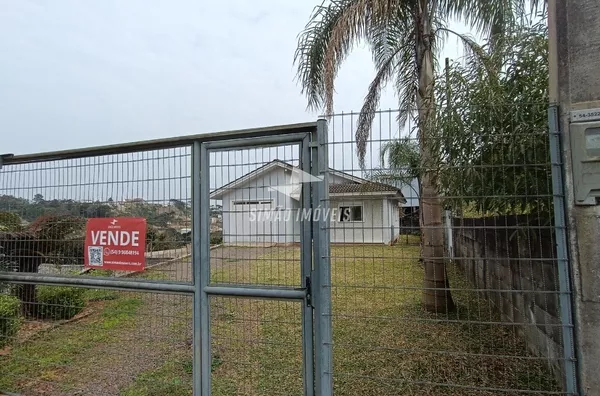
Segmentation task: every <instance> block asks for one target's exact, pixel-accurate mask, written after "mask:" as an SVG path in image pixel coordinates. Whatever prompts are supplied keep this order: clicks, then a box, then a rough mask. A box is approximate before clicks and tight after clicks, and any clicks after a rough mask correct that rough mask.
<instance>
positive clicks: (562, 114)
mask: <svg viewBox="0 0 600 396" xmlns="http://www.w3.org/2000/svg"><path fill="white" fill-rule="evenodd" d="M548 7H549V9H548V11H549V13H548V16H549V21H548V22H549V35H550V37H549V39H550V42H549V51H550V53H549V61H550V103H551V104H555V105H557V106H558V110H559V125H560V131H561V135H562V144H563V152H562V159H563V163H564V169H565V174H564V180H565V190H566V191H565V194H566V201H567V202H566V204H567V205H566V207H567V226H568V230H569V245H570V249H569V253H570V259H571V266H572V272H571V280H572V287H573V291H574V296H573V300H574V302H575V307H574V308H575V309H574V315H575V322H574V323H575V337H576V341H577V348H576V356H577V360H578V366H579V370H578V371H579V378H578V379H579V381H578V382H579V388H580V392H581V394H583V395H600V375H598V373H599V372H600V370H599V369H600V221H599V219H600V205H599V203H600V202H599V201H596V204H595V205H587V206H581V205H575V196H574V190H573V185H574V181H573V173H572V162H571V160H572V159H571V143H570V136H569V124H570V120H569V114H570V111H572V110H583V109H592V108H600V69H599V65H600V2H599V1H598V0H549V2H548Z"/></svg>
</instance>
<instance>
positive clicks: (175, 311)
mask: <svg viewBox="0 0 600 396" xmlns="http://www.w3.org/2000/svg"><path fill="white" fill-rule="evenodd" d="M190 156H191V149H190V148H189V147H187V146H182V147H175V148H158V149H152V150H145V151H136V152H129V153H118V150H117V149H116V150H115V151H114V152H113V153H107V154H102V155H93V154H82V155H81V156H77V155H75V156H66V157H68V158H62V159H48V160H36V159H35V158H34V159H30V160H26V161H22V162H16V163H15V162H10V161H6V163H5V164H4V165H3V167H2V168H1V169H0V247H1V248H2V249H1V250H0V265H1V266H2V268H0V271H4V274H7V273H8V274H11V273H14V274H15V275H20V276H22V275H24V274H30V275H31V277H32V278H31V279H35V280H36V282H37V281H38V280H39V283H38V284H19V283H9V282H1V281H0V348H2V349H0V351H1V353H0V393H1V391H6V392H16V393H23V394H28V395H29V394H31V395H36V394H53V395H54V394H81V395H103V394H104V395H113V394H126V395H127V394H131V395H133V394H191V392H192V367H193V363H192V360H193V359H192V296H191V295H180V294H173V293H164V292H161V293H143V292H140V291H136V289H137V288H140V289H143V288H144V287H146V288H154V289H155V291H160V289H161V288H162V286H163V285H164V284H173V285H184V286H181V288H182V290H184V289H185V290H187V292H189V291H191V290H193V289H192V281H193V279H192V266H191V215H192V213H191V157H190ZM139 217H141V218H144V219H146V226H145V227H144V231H145V233H146V238H145V240H144V241H141V242H142V243H141V245H142V246H144V249H143V250H142V254H143V255H144V257H143V260H142V261H143V262H145V270H144V271H141V272H140V271H137V270H136V268H133V267H131V269H134V270H129V269H130V267H125V268H120V269H111V268H105V267H97V268H93V269H90V268H85V267H84V257H85V255H86V254H87V251H86V250H85V248H84V240H85V238H86V223H87V221H88V220H89V219H98V218H108V219H120V218H139ZM119 221H120V220H119ZM119 241H120V242H126V241H124V240H119ZM96 242H97V241H96ZM113 242H114V241H113ZM129 245H130V246H133V245H132V244H129ZM113 250H114V249H113ZM102 254H103V260H104V264H105V265H106V264H107V262H108V261H109V260H110V257H111V254H114V251H107V250H106V249H102ZM57 276H60V277H61V278H56V277H57ZM106 280H108V281H110V282H112V283H111V284H112V285H113V286H114V285H115V284H118V285H121V287H122V288H126V289H131V290H130V291H116V290H108V289H106V288H103V287H102V286H103V285H104V283H103V282H105V281H106ZM81 282H84V283H85V282H87V286H88V287H85V288H83V287H78V285H77V284H79V286H81ZM115 282H116V283H115ZM44 283H46V284H44ZM186 284H187V285H189V286H185V285H186ZM94 285H97V286H98V287H94ZM173 287H175V286H173Z"/></svg>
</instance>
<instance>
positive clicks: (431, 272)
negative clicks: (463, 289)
mask: <svg viewBox="0 0 600 396" xmlns="http://www.w3.org/2000/svg"><path fill="white" fill-rule="evenodd" d="M429 1H430V0H419V7H420V10H419V14H418V15H416V21H415V28H416V32H415V33H416V47H417V48H416V50H417V53H416V61H417V71H418V77H419V88H418V92H417V106H418V112H419V113H418V114H419V147H420V152H421V169H422V175H423V176H422V179H421V183H422V184H421V199H420V201H421V202H420V210H421V211H422V213H421V216H422V217H421V218H422V231H421V241H422V242H421V243H422V247H421V252H422V253H421V254H422V259H423V266H424V269H425V277H424V284H423V305H424V307H425V309H427V310H428V311H432V312H436V313H445V312H448V311H452V310H454V301H453V300H452V296H451V294H450V290H449V283H448V277H447V275H446V265H445V260H444V230H443V224H442V203H441V199H440V197H439V194H438V191H437V188H436V186H435V185H436V183H435V175H434V172H433V171H432V165H433V162H432V160H433V159H435V149H434V147H435V141H433V140H432V139H433V137H432V136H431V135H432V128H430V127H429V125H431V121H432V119H433V117H434V116H435V109H434V96H433V72H434V71H433V53H432V46H431V44H432V43H431V40H432V36H431V24H430V15H429V9H428V5H429V4H428V3H429Z"/></svg>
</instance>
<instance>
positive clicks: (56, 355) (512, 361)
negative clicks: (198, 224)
mask: <svg viewBox="0 0 600 396" xmlns="http://www.w3.org/2000/svg"><path fill="white" fill-rule="evenodd" d="M268 252H269V253H267V254H265V255H263V256H261V257H260V258H259V259H258V260H253V261H252V264H251V265H246V266H245V267H240V266H227V265H225V266H223V267H222V269H220V270H218V271H213V273H212V276H213V280H215V281H224V280H227V281H237V282H243V283H259V284H271V285H297V284H298V283H299V280H300V273H299V257H300V250H299V249H298V248H295V247H290V248H277V249H272V250H270V251H268ZM331 256H332V260H331V266H332V283H333V289H332V298H333V338H334V339H333V341H334V349H333V353H334V373H335V375H334V386H335V393H336V394H337V395H364V396H375V395H378V396H379V395H382V396H391V395H410V394H419V395H439V394H448V395H475V394H477V395H493V394H497V393H498V392H496V391H493V390H489V391H476V390H474V388H476V387H485V388H488V389H494V388H504V389H513V390H538V391H539V390H547V391H553V390H558V388H557V385H556V383H555V381H554V380H553V377H552V376H551V375H550V373H549V371H548V369H547V368H546V366H545V365H544V364H543V363H542V362H541V361H540V360H533V359H529V360H528V359H526V358H523V357H522V356H527V352H526V350H527V349H526V346H525V345H524V343H523V342H522V341H521V339H520V338H519V336H517V335H516V334H515V333H514V328H513V327H511V326H500V325H493V324H490V322H498V321H499V320H500V318H499V317H497V316H496V314H495V312H494V310H493V309H492V308H491V307H490V304H489V303H488V302H487V301H486V300H484V299H481V298H479V296H477V295H476V293H474V292H472V291H468V289H469V288H470V287H471V286H470V285H469V284H468V283H467V281H466V280H465V278H464V277H463V276H462V275H461V273H460V271H459V270H458V269H457V268H455V267H454V266H449V268H448V271H449V277H450V284H451V286H452V287H453V288H454V289H456V290H453V293H452V294H453V298H454V300H455V303H456V305H457V310H456V312H453V313H452V314H449V315H437V316H436V315H433V314H430V313H427V312H425V311H423V309H422V308H421V305H420V303H421V290H420V287H422V283H423V269H422V267H421V266H420V264H419V261H418V256H419V248H418V239H417V238H413V237H411V238H408V239H405V238H402V242H401V243H400V244H399V245H396V246H392V247H390V246H381V245H380V246H373V245H370V246H366V245H365V246H362V245H355V246H336V245H334V246H332V248H331ZM110 293H111V292H108V293H107V294H106V295H103V294H101V292H98V291H88V295H87V298H88V299H102V300H106V301H105V302H103V303H102V304H105V305H104V308H103V311H102V314H101V315H100V316H99V317H98V318H97V320H96V319H95V320H92V321H86V322H81V323H76V324H73V325H67V326H64V327H62V328H60V329H57V330H54V331H52V332H50V333H49V334H47V335H45V336H44V337H43V340H42V339H40V340H35V341H32V342H30V343H27V344H24V345H22V346H18V347H16V348H15V350H14V352H13V354H12V355H11V356H10V357H8V358H2V357H0V389H16V388H19V387H20V385H22V384H19V383H17V382H16V379H29V381H31V380H39V379H48V380H50V381H55V382H60V383H63V384H65V385H66V386H68V381H67V380H66V379H65V378H62V377H61V375H62V373H61V370H60V367H61V365H69V364H76V362H77V358H78V356H81V355H82V354H85V353H86V352H87V351H89V350H90V348H91V347H93V346H94V345H97V344H98V343H110V342H113V341H114V339H113V337H114V336H113V334H115V331H114V330H115V329H119V328H126V327H127V326H131V325H132V323H135V317H136V312H137V308H138V306H139V305H140V304H141V301H140V300H139V299H134V298H127V297H124V296H123V295H122V294H118V295H117V296H118V298H116V299H110V298H112V297H115V296H113V295H111V294H110ZM113 293H114V292H113ZM173 309H175V307H173ZM300 313H301V303H300V302H283V301H264V300H253V299H238V298H223V297H214V298H211V334H212V340H211V341H212V358H213V361H212V367H211V369H212V390H213V395H215V396H230V395H248V396H254V395H256V396H258V395H286V396H294V395H302V394H303V393H302V387H303V383H302V344H301V317H300ZM190 322H191V312H187V310H186V313H185V315H182V316H181V318H180V319H178V320H177V321H175V322H173V323H172V324H171V325H170V327H169V328H168V331H169V332H172V333H174V334H182V332H184V331H186V329H188V330H189V323H190ZM520 356H521V358H520ZM32 363H35V364H32ZM115 369H117V368H115ZM448 385H455V386H448ZM191 389H192V364H191V350H190V349H189V348H185V347H183V348H171V351H170V352H169V354H167V355H165V359H164V361H163V362H162V363H161V364H160V365H159V366H158V367H153V368H151V369H148V370H146V371H144V372H142V373H141V374H139V375H138V376H137V378H136V379H135V380H134V381H133V382H132V383H131V384H130V385H129V386H127V387H125V388H124V389H123V390H122V391H121V395H123V396H153V395H157V396H158V395H170V394H173V395H189V394H191ZM503 394H511V393H510V392H505V393H503ZM514 394H516V392H515V393H514Z"/></svg>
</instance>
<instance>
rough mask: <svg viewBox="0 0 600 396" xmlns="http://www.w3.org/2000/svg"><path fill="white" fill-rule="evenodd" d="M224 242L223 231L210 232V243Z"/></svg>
mask: <svg viewBox="0 0 600 396" xmlns="http://www.w3.org/2000/svg"><path fill="white" fill-rule="evenodd" d="M220 243H223V231H215V232H211V233H210V244H211V245H218V244H220Z"/></svg>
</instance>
